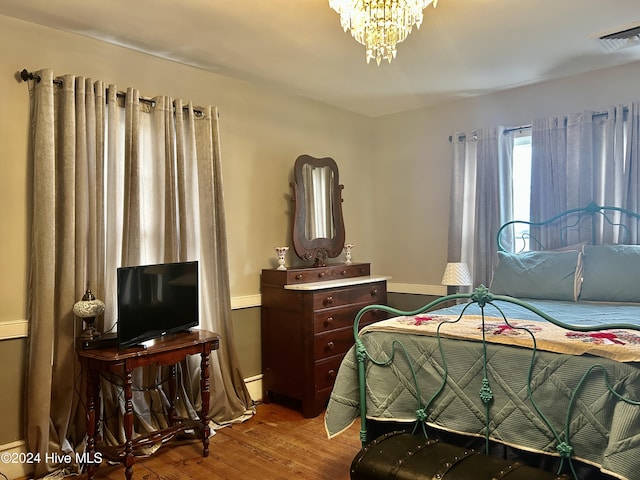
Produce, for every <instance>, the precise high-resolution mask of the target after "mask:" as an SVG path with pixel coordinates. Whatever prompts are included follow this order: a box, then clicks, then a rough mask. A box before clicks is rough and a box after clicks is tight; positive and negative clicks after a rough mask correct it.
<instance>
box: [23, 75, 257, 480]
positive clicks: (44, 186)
mask: <svg viewBox="0 0 640 480" xmlns="http://www.w3.org/2000/svg"><path fill="white" fill-rule="evenodd" d="M37 76H39V77H40V81H35V80H34V81H30V83H29V89H30V99H31V152H32V156H33V158H32V161H33V166H32V171H33V176H32V182H33V183H32V186H31V191H32V192H33V197H32V212H31V217H32V225H31V256H30V269H31V275H30V286H29V321H30V332H29V359H28V362H29V367H28V371H29V375H28V379H27V395H26V398H27V432H26V434H27V445H28V451H31V452H39V453H41V454H42V457H43V458H44V456H45V454H46V453H48V454H53V453H60V454H62V453H72V452H73V451H82V449H83V448H84V439H85V422H86V419H85V416H86V411H85V405H84V403H83V401H84V395H83V392H84V391H85V390H84V388H85V387H84V385H83V382H84V379H83V372H81V371H80V366H79V363H78V360H77V357H76V353H75V349H74V342H75V336H76V335H77V333H78V332H79V331H80V328H81V324H80V320H79V319H76V318H74V315H73V312H72V308H73V304H74V303H75V302H76V301H77V300H79V299H80V298H81V297H82V294H83V292H84V291H85V289H86V288H87V286H88V285H89V286H90V287H91V289H92V290H93V291H94V293H96V294H97V296H98V297H100V298H101V299H103V300H104V301H105V304H106V311H105V315H104V320H103V323H104V325H103V328H104V329H105V330H107V329H109V328H111V327H113V325H114V322H115V321H116V318H115V317H116V268H117V267H118V266H121V265H136V264H146V263H161V262H171V261H186V260H198V262H199V266H200V285H201V294H200V297H201V304H200V311H201V319H200V328H203V329H206V330H212V331H215V332H217V333H219V334H220V335H221V338H222V341H221V343H220V348H219V350H217V351H215V352H214V353H212V354H211V359H210V365H211V366H210V370H211V376H210V378H211V393H212V397H211V408H210V411H209V414H210V417H211V419H212V420H213V421H214V422H216V423H218V424H224V423H227V422H231V421H237V420H238V419H241V418H244V417H245V416H246V415H250V414H251V413H252V412H253V407H252V402H251V398H250V396H249V394H248V392H247V390H246V387H245V385H244V381H243V376H242V374H241V372H240V369H239V366H238V361H237V354H236V350H235V347H234V345H233V331H232V325H231V303H230V289H229V264H228V259H227V243H226V230H225V214H224V199H223V192H222V178H221V165H220V148H219V138H218V136H219V128H218V114H217V110H216V108H215V107H205V108H197V109H194V107H193V106H192V105H191V104H189V103H187V104H183V102H182V101H181V100H174V99H171V98H169V97H158V98H154V99H152V100H151V101H145V100H144V99H141V98H140V95H139V93H138V91H137V90H135V89H133V88H129V89H127V91H126V93H124V94H123V93H119V92H118V90H117V88H116V86H115V85H109V86H107V85H105V84H104V83H103V82H100V81H97V82H94V81H92V80H90V79H87V78H82V77H78V76H74V75H66V76H63V77H58V78H54V75H53V72H52V71H51V70H48V69H47V70H42V71H39V72H37ZM199 368H200V366H199V361H197V360H196V359H193V362H192V361H187V362H185V363H184V364H182V365H180V366H179V369H178V370H179V378H180V380H181V386H180V389H179V393H180V404H179V405H178V408H179V409H180V410H182V411H181V413H182V414H183V415H190V416H194V415H195V411H196V410H197V409H198V407H199V402H200V399H199V393H198V392H199V383H198V382H199ZM139 370H140V371H136V376H135V380H134V381H135V383H134V388H135V390H136V395H135V397H134V402H135V405H134V410H135V414H136V415H137V418H136V422H135V424H136V428H137V429H139V431H143V430H144V431H145V432H146V431H152V430H154V429H157V428H161V427H162V426H164V424H165V422H166V419H165V418H164V412H163V409H162V408H161V407H162V406H163V405H165V404H166V394H165V392H164V386H163V379H164V378H166V373H165V372H163V369H159V368H155V369H154V368H149V369H139ZM102 391H103V401H104V403H105V413H104V420H105V422H104V432H103V434H104V436H105V438H106V439H107V440H109V439H110V440H111V441H113V442H116V441H120V440H121V439H122V437H123V435H122V424H121V422H120V415H121V413H120V412H121V409H120V408H119V406H118V405H119V402H121V401H122V400H121V399H122V393H121V389H120V387H119V386H118V385H117V382H115V384H114V383H111V382H109V379H104V380H103V389H102ZM50 457H51V455H50ZM50 457H49V458H50ZM73 457H75V456H73ZM81 468H82V465H76V464H69V465H66V464H65V465H62V464H44V463H42V464H38V465H37V466H36V472H35V477H36V478H39V477H44V476H47V475H49V474H52V473H55V474H56V475H60V474H66V473H76V472H78V471H79V470H80V469H81Z"/></svg>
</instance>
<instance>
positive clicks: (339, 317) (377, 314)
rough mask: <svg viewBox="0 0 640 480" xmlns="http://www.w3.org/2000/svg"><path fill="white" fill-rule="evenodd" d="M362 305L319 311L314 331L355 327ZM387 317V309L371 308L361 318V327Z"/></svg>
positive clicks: (315, 316)
mask: <svg viewBox="0 0 640 480" xmlns="http://www.w3.org/2000/svg"><path fill="white" fill-rule="evenodd" d="M362 307H364V305H355V306H351V307H343V308H335V309H324V310H320V311H318V312H317V313H315V314H314V316H313V331H314V333H323V332H328V331H329V330H334V329H339V328H347V327H351V328H353V322H354V320H355V319H356V315H357V314H358V312H359V311H360V309H361V308H362ZM385 318H387V313H386V312H385V311H383V310H371V311H369V312H367V313H365V314H364V316H363V317H362V318H361V319H360V327H362V326H364V325H367V324H369V323H372V322H377V321H378V320H384V319H385Z"/></svg>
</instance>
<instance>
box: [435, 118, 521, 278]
mask: <svg viewBox="0 0 640 480" xmlns="http://www.w3.org/2000/svg"><path fill="white" fill-rule="evenodd" d="M451 141H452V144H453V165H452V175H451V210H450V218H449V254H448V260H449V261H450V262H466V263H467V264H468V265H469V268H470V270H471V276H472V278H473V285H474V286H478V285H480V284H484V285H487V286H488V285H489V284H490V282H491V276H492V272H493V268H494V266H495V263H496V261H497V248H496V235H497V232H498V228H499V227H500V225H501V224H502V223H504V222H505V221H506V220H510V219H511V217H512V212H513V189H512V173H511V172H512V159H513V139H512V134H511V133H510V132H506V131H505V129H504V128H503V127H495V128H488V129H481V130H478V131H477V132H472V133H466V134H465V133H457V134H455V135H453V136H452V140H451Z"/></svg>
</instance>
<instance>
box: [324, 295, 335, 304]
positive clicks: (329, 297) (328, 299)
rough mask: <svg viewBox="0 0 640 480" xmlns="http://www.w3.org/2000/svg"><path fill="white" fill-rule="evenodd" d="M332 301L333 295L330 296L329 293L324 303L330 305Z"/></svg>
mask: <svg viewBox="0 0 640 480" xmlns="http://www.w3.org/2000/svg"><path fill="white" fill-rule="evenodd" d="M332 303H333V297H332V296H331V295H329V296H328V297H327V298H326V299H325V301H324V304H325V305H331V304H332Z"/></svg>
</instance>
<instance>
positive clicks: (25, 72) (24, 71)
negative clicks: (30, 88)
mask: <svg viewBox="0 0 640 480" xmlns="http://www.w3.org/2000/svg"><path fill="white" fill-rule="evenodd" d="M18 76H20V78H21V79H22V81H23V82H26V81H27V80H35V81H36V82H39V81H40V77H39V76H38V75H34V74H33V73H32V72H29V71H28V70H27V69H26V68H23V69H22V70H21V71H20V72H18ZM18 81H20V80H18Z"/></svg>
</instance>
